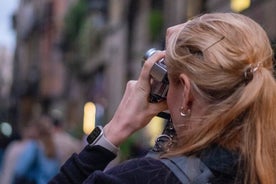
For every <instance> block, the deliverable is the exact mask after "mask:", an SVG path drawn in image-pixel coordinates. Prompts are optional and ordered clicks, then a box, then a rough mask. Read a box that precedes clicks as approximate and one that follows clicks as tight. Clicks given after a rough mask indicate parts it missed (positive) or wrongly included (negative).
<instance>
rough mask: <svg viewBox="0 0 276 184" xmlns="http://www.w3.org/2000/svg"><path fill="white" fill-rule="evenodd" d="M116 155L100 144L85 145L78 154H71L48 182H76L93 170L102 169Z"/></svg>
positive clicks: (54, 183) (50, 183) (65, 183)
mask: <svg viewBox="0 0 276 184" xmlns="http://www.w3.org/2000/svg"><path fill="white" fill-rule="evenodd" d="M115 157H116V155H115V154H114V153H112V152H110V151H109V150H107V149H105V148H103V147H101V146H89V145H87V146H86V147H85V148H84V149H83V150H82V151H81V152H80V153H79V154H76V153H75V154H73V155H72V156H71V157H70V158H69V159H68V160H67V161H66V162H65V164H64V165H63V166H62V167H61V169H60V172H59V173H58V174H57V175H56V176H55V177H54V178H52V180H51V181H49V184H61V183H62V184H77V183H82V182H83V181H85V180H86V179H87V178H88V176H89V175H91V174H92V173H93V172H95V171H99V170H100V171H102V170H104V169H105V167H106V166H107V165H108V163H109V162H110V161H112V160H113V159H114V158H115Z"/></svg>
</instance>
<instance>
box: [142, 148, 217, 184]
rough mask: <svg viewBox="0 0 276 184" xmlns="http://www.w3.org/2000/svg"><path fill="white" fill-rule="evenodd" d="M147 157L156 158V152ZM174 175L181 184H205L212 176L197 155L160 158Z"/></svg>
mask: <svg viewBox="0 0 276 184" xmlns="http://www.w3.org/2000/svg"><path fill="white" fill-rule="evenodd" d="M147 157H152V158H157V157H158V154H153V153H150V154H148V155H147ZM160 161H161V162H162V163H164V164H165V165H166V166H167V167H168V168H169V169H170V170H171V171H172V172H173V173H174V175H175V176H176V177H177V178H178V179H179V181H181V183H183V184H207V183H208V182H209V180H210V178H212V177H213V173H212V172H211V170H210V169H209V168H208V167H207V166H206V165H205V164H204V163H203V162H202V161H201V160H200V159H199V158H197V157H194V156H189V157H187V156H179V157H172V158H161V159H160Z"/></svg>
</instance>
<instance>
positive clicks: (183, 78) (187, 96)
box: [179, 73, 193, 107]
mask: <svg viewBox="0 0 276 184" xmlns="http://www.w3.org/2000/svg"><path fill="white" fill-rule="evenodd" d="M179 80H180V82H181V86H182V87H183V95H184V96H183V99H184V100H183V107H186V106H190V104H191V103H192V101H193V95H192V93H191V82H190V79H189V77H188V76H187V75H186V74H184V73H182V74H180V75H179Z"/></svg>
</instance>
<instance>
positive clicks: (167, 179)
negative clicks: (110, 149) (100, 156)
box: [106, 157, 180, 183]
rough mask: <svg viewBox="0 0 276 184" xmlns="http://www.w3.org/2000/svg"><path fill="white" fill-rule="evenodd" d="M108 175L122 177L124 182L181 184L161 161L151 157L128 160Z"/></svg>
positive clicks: (111, 170)
mask: <svg viewBox="0 0 276 184" xmlns="http://www.w3.org/2000/svg"><path fill="white" fill-rule="evenodd" d="M106 174H111V175H116V176H120V178H121V179H122V180H123V182H127V181H134V180H135V181H136V183H151V182H152V183H180V182H179V180H178V179H177V178H176V177H175V175H174V174H173V173H172V172H171V171H170V169H168V168H167V167H166V166H165V165H164V164H163V163H162V162H161V161H160V160H158V159H154V158H150V157H143V158H137V159H131V160H127V161H125V162H123V163H122V164H120V165H117V166H115V167H113V168H111V169H109V170H108V171H106ZM150 181H151V182H150Z"/></svg>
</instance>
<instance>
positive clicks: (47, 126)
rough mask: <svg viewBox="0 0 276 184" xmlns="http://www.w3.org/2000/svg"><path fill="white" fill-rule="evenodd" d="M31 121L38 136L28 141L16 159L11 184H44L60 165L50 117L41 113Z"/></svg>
mask: <svg viewBox="0 0 276 184" xmlns="http://www.w3.org/2000/svg"><path fill="white" fill-rule="evenodd" d="M31 123H32V124H33V125H35V127H36V130H37V133H38V138H37V140H33V141H30V142H29V143H28V145H27V146H26V147H25V149H24V151H23V152H22V154H21V157H20V159H18V160H17V163H16V168H15V179H14V182H13V184H23V183H26V184H27V183H28V184H29V183H34V184H46V183H47V182H48V180H49V179H50V178H51V177H53V176H54V175H55V174H56V173H57V172H58V169H59V166H60V162H59V159H58V157H57V149H56V147H55V143H54V140H53V139H54V137H53V131H54V129H53V125H52V122H51V118H50V117H48V116H45V115H43V116H41V117H39V118H38V119H34V120H32V122H31Z"/></svg>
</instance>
